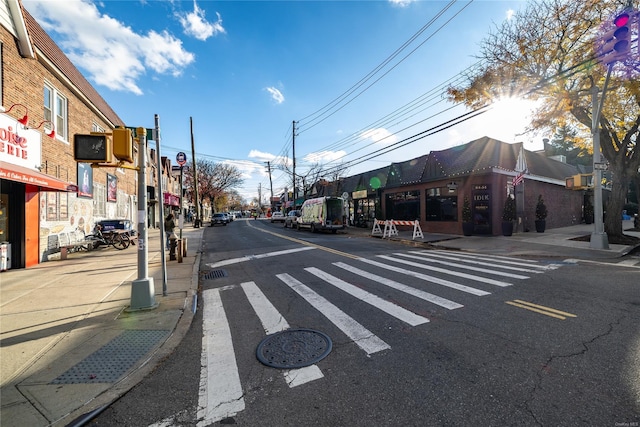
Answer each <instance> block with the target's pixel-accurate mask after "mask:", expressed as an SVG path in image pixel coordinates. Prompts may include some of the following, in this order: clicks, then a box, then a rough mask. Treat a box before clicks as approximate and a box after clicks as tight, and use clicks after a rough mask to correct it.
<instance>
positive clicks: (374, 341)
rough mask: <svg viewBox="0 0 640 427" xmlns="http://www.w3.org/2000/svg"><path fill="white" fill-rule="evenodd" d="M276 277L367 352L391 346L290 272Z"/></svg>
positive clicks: (371, 352)
mask: <svg viewBox="0 0 640 427" xmlns="http://www.w3.org/2000/svg"><path fill="white" fill-rule="evenodd" d="M276 277H277V278H278V279H280V280H282V281H283V282H284V283H285V284H287V286H289V287H290V288H291V289H293V290H294V291H295V292H296V293H297V294H298V295H300V296H301V297H302V298H304V299H305V300H307V302H308V303H309V304H311V305H312V306H313V307H314V308H315V309H316V310H318V311H320V312H321V313H322V314H323V315H324V316H325V317H326V318H327V319H329V320H330V321H331V323H333V324H334V325H336V326H337V327H338V328H339V329H340V330H341V331H342V332H344V333H345V334H346V335H347V336H348V337H349V338H351V339H352V340H353V342H355V343H356V344H357V345H358V347H360V348H361V349H362V350H364V351H365V352H366V353H367V354H373V353H377V352H379V351H382V350H387V349H389V348H391V346H389V344H387V343H386V342H384V341H382V340H381V339H380V338H378V337H377V336H375V335H374V334H373V333H372V332H371V331H369V330H368V329H367V328H365V327H364V326H362V325H361V324H360V323H358V322H357V321H356V320H355V319H353V318H352V317H350V316H349V315H348V314H346V313H345V312H343V311H342V310H340V309H339V308H338V307H336V306H335V305H333V304H332V303H330V302H329V301H327V300H326V299H325V298H324V297H322V296H320V295H318V294H317V293H316V292H315V291H313V290H312V289H311V288H309V287H308V286H306V285H304V284H302V283H301V282H299V281H298V280H297V279H295V278H293V277H292V276H290V275H289V274H286V273H285V274H277V275H276Z"/></svg>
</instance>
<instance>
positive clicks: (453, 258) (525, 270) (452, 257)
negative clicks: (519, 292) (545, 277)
mask: <svg viewBox="0 0 640 427" xmlns="http://www.w3.org/2000/svg"><path fill="white" fill-rule="evenodd" d="M409 253H410V254H418V255H424V256H428V257H431V258H443V259H446V260H451V261H459V262H465V263H467V264H473V265H484V266H487V267H492V268H501V269H503V270H512V271H521V272H523V273H536V274H538V273H544V271H542V270H535V269H532V268H522V267H514V266H510V265H501V264H498V263H496V262H495V261H494V262H482V261H475V260H473V259H465V258H463V257H459V256H455V255H453V254H451V255H443V254H434V253H433V251H410V252H409ZM431 262H439V261H435V260H431ZM442 264H445V265H453V266H456V267H461V268H468V269H470V270H472V268H469V267H463V266H464V264H456V263H444V262H443V263H442ZM536 267H537V266H536ZM491 271H492V272H494V271H495V270H491ZM517 278H522V279H528V278H529V277H528V276H523V277H517Z"/></svg>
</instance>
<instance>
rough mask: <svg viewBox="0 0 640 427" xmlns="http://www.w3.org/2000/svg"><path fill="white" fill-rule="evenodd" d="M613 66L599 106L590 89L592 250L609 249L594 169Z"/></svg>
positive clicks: (597, 172)
mask: <svg viewBox="0 0 640 427" xmlns="http://www.w3.org/2000/svg"><path fill="white" fill-rule="evenodd" d="M612 67H613V65H609V70H608V71H607V78H606V79H605V84H604V88H603V90H602V98H601V104H600V106H599V105H598V87H597V86H596V85H593V87H592V88H591V104H592V106H591V108H592V110H593V112H592V115H591V116H592V118H591V135H592V137H593V223H594V224H593V225H594V227H593V228H594V230H593V233H591V240H590V242H589V246H590V247H591V248H592V249H609V239H608V237H607V233H605V232H604V223H603V212H602V171H601V170H600V169H597V168H596V164H597V163H598V164H599V163H600V160H601V154H600V129H599V128H600V126H599V124H600V113H601V108H602V107H601V105H602V104H603V103H604V96H605V94H606V90H607V84H608V82H609V76H610V75H611V68H612Z"/></svg>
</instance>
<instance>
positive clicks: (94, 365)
mask: <svg viewBox="0 0 640 427" xmlns="http://www.w3.org/2000/svg"><path fill="white" fill-rule="evenodd" d="M168 334H169V331H157V330H127V331H124V332H123V333H121V334H120V335H118V336H117V337H115V338H114V339H112V340H111V341H110V342H109V343H107V344H105V345H104V346H103V347H102V348H100V349H99V350H97V351H96V352H94V353H92V354H91V355H89V356H88V357H87V358H85V359H84V360H83V361H81V362H80V363H78V364H77V365H75V366H74V367H72V368H71V369H69V370H68V371H67V372H65V373H64V374H62V375H60V376H59V377H58V378H56V379H54V380H53V381H51V384H87V383H89V384H91V383H114V382H116V381H117V380H118V379H119V378H120V377H122V376H123V375H124V374H125V373H126V372H127V371H128V370H129V369H131V367H132V366H133V365H135V364H136V363H137V362H138V361H139V360H140V359H141V358H142V357H143V356H145V355H146V354H147V353H149V351H151V349H152V348H153V347H154V346H156V345H157V344H158V343H159V342H160V341H161V340H163V339H164V338H165V337H166V336H167V335H168Z"/></svg>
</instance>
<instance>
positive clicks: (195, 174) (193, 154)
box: [189, 117, 202, 228]
mask: <svg viewBox="0 0 640 427" xmlns="http://www.w3.org/2000/svg"><path fill="white" fill-rule="evenodd" d="M189 125H190V127H191V162H192V165H193V195H194V197H195V199H196V200H195V204H196V220H195V222H194V224H193V227H194V228H199V227H200V225H201V224H202V218H201V217H200V215H201V214H202V212H200V202H199V201H198V169H197V168H196V147H195V143H194V142H193V117H189Z"/></svg>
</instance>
